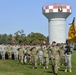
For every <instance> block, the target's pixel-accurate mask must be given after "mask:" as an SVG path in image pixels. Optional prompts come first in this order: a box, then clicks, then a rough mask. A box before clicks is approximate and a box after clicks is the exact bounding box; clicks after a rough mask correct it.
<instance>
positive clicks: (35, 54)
mask: <svg viewBox="0 0 76 75" xmlns="http://www.w3.org/2000/svg"><path fill="white" fill-rule="evenodd" d="M31 59H32V65H33V68H37V60H38V49H37V48H36V47H33V48H31Z"/></svg>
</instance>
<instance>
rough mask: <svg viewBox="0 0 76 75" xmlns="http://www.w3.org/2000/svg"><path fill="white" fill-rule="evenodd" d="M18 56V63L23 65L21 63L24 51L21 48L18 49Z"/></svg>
mask: <svg viewBox="0 0 76 75" xmlns="http://www.w3.org/2000/svg"><path fill="white" fill-rule="evenodd" d="M18 54H19V62H20V63H21V64H23V63H24V62H23V59H24V49H23V48H22V47H20V48H19V49H18Z"/></svg>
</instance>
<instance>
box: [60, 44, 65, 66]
mask: <svg viewBox="0 0 76 75" xmlns="http://www.w3.org/2000/svg"><path fill="white" fill-rule="evenodd" d="M59 47H60V65H63V64H64V48H63V44H60V46H59Z"/></svg>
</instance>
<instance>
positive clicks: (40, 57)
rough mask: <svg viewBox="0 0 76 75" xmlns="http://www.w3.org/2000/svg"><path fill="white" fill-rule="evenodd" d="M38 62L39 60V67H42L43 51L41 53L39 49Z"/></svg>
mask: <svg viewBox="0 0 76 75" xmlns="http://www.w3.org/2000/svg"><path fill="white" fill-rule="evenodd" d="M38 60H39V63H40V65H43V51H42V48H39V50H38Z"/></svg>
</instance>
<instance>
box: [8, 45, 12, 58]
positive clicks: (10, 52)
mask: <svg viewBox="0 0 76 75" xmlns="http://www.w3.org/2000/svg"><path fill="white" fill-rule="evenodd" d="M7 50H8V56H9V59H11V58H12V46H11V45H10V44H9V45H8V46H7Z"/></svg>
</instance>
